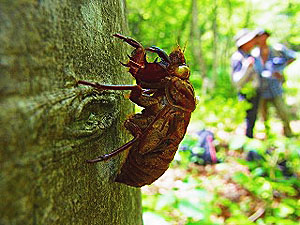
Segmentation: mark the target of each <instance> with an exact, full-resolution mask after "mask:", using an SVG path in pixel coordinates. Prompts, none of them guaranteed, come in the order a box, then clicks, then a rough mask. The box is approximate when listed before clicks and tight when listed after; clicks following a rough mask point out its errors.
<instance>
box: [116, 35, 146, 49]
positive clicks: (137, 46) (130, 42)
mask: <svg viewBox="0 0 300 225" xmlns="http://www.w3.org/2000/svg"><path fill="white" fill-rule="evenodd" d="M113 36H114V37H117V38H120V39H121V40H123V41H125V42H127V43H128V44H130V45H131V46H132V47H135V48H143V46H142V45H141V44H140V43H139V42H137V41H136V40H134V39H132V38H130V37H126V36H124V35H122V34H114V35H113Z"/></svg>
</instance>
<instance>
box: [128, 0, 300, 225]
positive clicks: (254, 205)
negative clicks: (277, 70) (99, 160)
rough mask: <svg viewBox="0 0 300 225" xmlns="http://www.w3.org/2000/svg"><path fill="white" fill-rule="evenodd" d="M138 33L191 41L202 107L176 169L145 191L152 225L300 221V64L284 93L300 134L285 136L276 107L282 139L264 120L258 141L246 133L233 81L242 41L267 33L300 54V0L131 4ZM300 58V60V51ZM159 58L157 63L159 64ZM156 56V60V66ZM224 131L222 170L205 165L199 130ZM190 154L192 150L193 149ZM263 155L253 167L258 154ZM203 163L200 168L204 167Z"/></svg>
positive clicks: (218, 134) (151, 39) (162, 40)
mask: <svg viewBox="0 0 300 225" xmlns="http://www.w3.org/2000/svg"><path fill="white" fill-rule="evenodd" d="M127 10H128V20H129V21H128V22H129V27H130V32H131V33H130V34H129V35H130V36H132V37H133V38H135V39H136V40H138V41H140V42H141V43H142V44H143V45H144V46H151V45H155V46H158V47H160V48H162V49H164V50H165V51H166V52H168V53H169V52H170V51H171V50H172V48H173V47H174V46H176V44H177V43H178V44H180V45H181V46H185V45H186V51H185V55H186V59H187V62H188V64H189V66H190V68H191V71H192V75H191V81H192V83H193V85H194V88H195V91H196V95H197V99H198V105H197V109H196V111H195V112H194V113H193V116H192V122H191V124H190V126H189V129H188V133H187V135H186V137H185V139H184V141H183V143H182V145H181V149H185V151H183V150H180V151H179V152H178V154H177V155H176V158H175V160H174V162H173V164H172V165H171V168H170V169H169V170H168V171H167V172H166V174H165V175H164V176H163V177H161V178H160V179H159V180H158V181H157V182H155V183H154V184H153V185H151V186H149V187H145V188H143V189H142V190H143V210H144V223H145V225H148V224H149V225H150V224H159V225H168V224H189V225H192V224H201V225H205V224H207V225H209V224H216V225H217V224H233V225H246V224H259V225H265V224H268V225H269V224H276V225H277V224H278V225H279V224H280V225H282V224H284V225H294V224H295V225H296V224H299V218H300V200H299V196H300V194H299V193H300V192H299V191H300V182H299V175H300V160H299V158H300V157H299V156H300V155H299V153H300V136H299V133H300V119H299V118H300V108H299V103H300V93H299V86H300V70H299V67H300V60H299V59H298V60H296V61H295V62H293V63H292V64H291V65H290V66H289V67H287V68H286V70H285V76H286V82H285V84H284V90H285V93H284V97H285V100H286V102H287V104H288V106H289V108H290V112H291V114H292V123H291V126H292V129H293V131H294V133H295V134H296V135H295V137H292V138H285V137H284V136H283V135H282V125H281V122H280V120H279V119H278V118H277V116H276V113H275V111H274V110H273V111H271V114H272V116H271V127H272V133H271V135H270V136H268V138H266V136H265V130H264V126H263V122H262V121H261V120H259V121H257V123H256V127H255V135H256V138H255V139H253V140H249V139H247V138H245V136H244V117H245V110H246V109H247V107H249V106H248V105H247V104H245V103H243V102H239V101H238V100H237V93H236V90H235V89H234V88H233V87H232V85H231V82H230V57H231V55H232V53H233V52H234V51H235V50H236V47H235V44H234V40H233V36H234V35H235V34H236V32H237V31H238V30H240V29H241V28H245V27H246V28H250V29H255V28H257V27H261V28H264V29H267V30H268V31H270V32H271V37H270V39H269V41H270V44H272V43H277V42H280V43H283V44H285V45H286V46H288V47H289V48H291V49H293V50H295V51H298V52H299V51H300V33H299V31H300V0H287V1H280V0H264V1H261V0H246V1H245V0H224V1H217V0H189V1H186V0H159V1H158V0H144V1H137V0H127ZM298 55H299V54H298ZM152 57H153V58H152ZM154 57H155V55H153V56H151V55H150V56H149V58H150V59H149V60H153V59H154ZM202 129H208V130H210V131H212V132H213V133H214V135H215V140H214V144H215V146H216V149H217V157H218V159H219V160H220V161H221V163H218V164H216V165H206V166H203V165H199V164H201V162H200V163H199V161H197V160H198V159H196V158H193V153H195V152H199V151H200V152H201V149H199V146H198V144H197V135H196V134H197V132H198V131H200V130H202ZM187 150H188V151H187ZM253 151H254V152H256V153H258V154H259V155H260V156H261V157H262V158H261V159H260V160H258V159H257V160H255V161H250V162H249V161H247V160H246V157H247V155H249V152H253ZM195 162H196V163H195Z"/></svg>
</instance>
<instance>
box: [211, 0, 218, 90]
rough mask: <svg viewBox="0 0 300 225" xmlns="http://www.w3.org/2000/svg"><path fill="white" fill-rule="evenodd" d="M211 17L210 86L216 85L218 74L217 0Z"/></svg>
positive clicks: (214, 2)
mask: <svg viewBox="0 0 300 225" xmlns="http://www.w3.org/2000/svg"><path fill="white" fill-rule="evenodd" d="M213 4H214V6H213V18H212V32H213V63H212V88H213V87H214V86H215V85H216V81H217V76H218V60H219V59H218V47H219V46H218V1H217V0H214V1H213Z"/></svg>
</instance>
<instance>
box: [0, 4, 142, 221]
mask: <svg viewBox="0 0 300 225" xmlns="http://www.w3.org/2000/svg"><path fill="white" fill-rule="evenodd" d="M0 26H1V29H0V43H1V44H0V46H1V47H0V50H1V54H0V57H1V58H0V93H1V95H0V104H1V110H0V126H1V130H0V146H1V149H0V165H1V171H0V199H1V200H0V224H1V225H6V224H22V225H23V224H56V225H57V224H76V225H77V224H105V225H107V224H113V225H116V224H122V225H123V224H124V225H128V224H130V225H136V224H142V217H141V214H142V212H141V196H140V189H138V188H132V187H128V186H126V185H123V184H119V183H115V182H113V179H114V176H115V175H116V173H117V171H118V170H119V168H120V164H121V163H122V161H123V160H124V157H125V155H124V154H122V155H120V156H118V157H115V158H113V159H112V160H110V161H107V162H100V163H97V164H87V163H86V162H85V161H86V160H87V159H92V158H95V157H97V156H99V155H101V154H104V153H108V152H111V151H112V150H114V149H115V148H117V147H119V146H120V145H122V144H124V143H125V142H127V141H128V140H129V139H130V138H131V137H130V136H129V135H128V134H127V132H125V129H124V128H123V125H122V122H123V120H124V118H125V116H126V115H127V114H129V113H130V112H131V113H132V110H133V105H132V104H130V103H129V101H128V100H126V99H125V98H124V97H123V93H122V92H111V91H105V92H101V93H99V92H96V91H95V90H93V89H92V88H89V87H82V86H79V87H78V86H76V81H77V80H79V79H85V80H89V81H97V82H99V83H107V84H119V83H123V84H125V83H129V84H130V83H131V79H130V75H129V74H128V73H127V72H126V70H125V69H122V68H121V66H120V64H119V61H124V60H125V57H126V52H127V50H128V49H127V45H126V44H124V43H122V42H121V41H120V40H118V39H116V38H113V37H112V34H113V33H116V32H120V33H124V34H127V33H128V29H127V21H126V15H125V3H124V0H102V1H96V0H82V1H78V0H77V1H76V0H60V1H58V0H56V1H55V0H52V1H46V0H45V1H43V0H41V1H32V0H22V1H21V0H19V1H18V0H14V1H9V0H2V1H1V3H0Z"/></svg>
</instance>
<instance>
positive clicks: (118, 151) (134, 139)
mask: <svg viewBox="0 0 300 225" xmlns="http://www.w3.org/2000/svg"><path fill="white" fill-rule="evenodd" d="M139 137H140V135H137V136H136V137H135V138H133V139H132V140H131V141H129V142H127V143H126V144H125V145H123V146H122V147H120V148H118V149H116V150H115V151H113V152H111V153H109V154H105V155H101V156H99V157H97V158H96V159H91V160H87V161H86V162H87V163H96V162H100V161H105V160H108V159H110V158H111V157H114V156H116V155H117V154H119V153H121V152H123V151H125V150H126V149H128V148H129V147H131V146H132V145H133V144H134V143H135V142H136V141H137V140H138V139H139Z"/></svg>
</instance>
